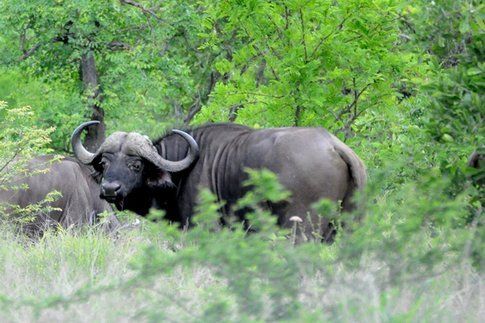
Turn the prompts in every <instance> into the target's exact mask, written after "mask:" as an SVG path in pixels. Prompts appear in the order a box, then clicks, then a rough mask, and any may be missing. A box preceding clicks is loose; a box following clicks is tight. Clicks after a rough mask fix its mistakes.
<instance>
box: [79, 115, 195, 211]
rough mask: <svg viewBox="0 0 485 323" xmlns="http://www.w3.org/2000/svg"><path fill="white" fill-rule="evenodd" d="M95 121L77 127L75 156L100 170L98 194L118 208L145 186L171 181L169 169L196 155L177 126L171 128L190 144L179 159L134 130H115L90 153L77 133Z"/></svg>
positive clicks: (181, 167)
mask: <svg viewBox="0 0 485 323" xmlns="http://www.w3.org/2000/svg"><path fill="white" fill-rule="evenodd" d="M98 123H99V122H98V121H90V122H85V123H83V124H81V125H80V126H79V127H77V128H76V130H74V132H73V134H72V137H71V144H72V148H73V151H74V155H75V156H76V158H77V159H79V161H81V162H82V163H83V164H86V165H92V166H93V167H94V169H95V170H96V171H97V172H98V173H99V175H100V177H101V183H100V184H101V185H100V188H101V192H100V196H101V198H103V199H105V200H107V201H108V202H111V203H115V205H116V207H117V208H118V209H123V208H124V204H125V200H126V199H129V198H130V197H131V199H135V200H138V199H140V198H144V197H146V194H147V193H146V191H147V189H157V188H161V187H167V186H170V185H173V184H172V182H171V176H170V173H174V172H180V171H182V170H184V169H186V168H188V167H189V166H190V165H191V164H192V163H193V162H194V160H196V159H197V157H198V155H199V147H198V145H197V143H196V142H195V140H194V138H192V137H191V136H190V135H189V134H187V133H185V132H183V131H180V130H172V131H173V132H174V133H176V134H178V135H180V136H182V137H183V138H184V139H185V140H186V141H187V143H188V144H189V151H188V153H187V156H186V157H185V158H184V159H182V160H180V161H170V160H167V159H164V158H163V157H161V156H160V155H159V153H158V151H157V149H156V148H155V146H154V145H153V143H152V142H151V141H150V140H149V139H148V137H146V136H143V135H141V134H139V133H136V132H130V133H127V132H115V133H113V134H112V135H110V136H109V137H108V138H106V140H105V141H104V142H103V143H102V145H101V146H100V147H99V148H98V150H97V151H96V152H94V153H92V152H89V151H88V150H86V148H84V146H83V145H82V143H81V138H80V136H81V133H82V131H83V129H84V128H86V127H88V126H91V125H94V124H98ZM144 195H145V196H144ZM125 206H126V205H125Z"/></svg>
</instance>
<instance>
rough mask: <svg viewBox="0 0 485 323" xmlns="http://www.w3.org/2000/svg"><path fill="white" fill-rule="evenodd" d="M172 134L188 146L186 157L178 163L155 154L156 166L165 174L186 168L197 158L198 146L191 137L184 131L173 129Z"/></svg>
mask: <svg viewBox="0 0 485 323" xmlns="http://www.w3.org/2000/svg"><path fill="white" fill-rule="evenodd" d="M172 132H173V133H176V134H178V135H179V136H181V137H182V138H184V139H185V140H186V141H187V143H188V144H189V151H188V153H187V156H185V158H184V159H182V160H179V161H170V160H167V159H165V158H163V157H162V156H160V155H158V154H157V156H158V157H157V166H158V167H160V168H161V169H163V170H165V171H167V172H172V173H175V172H180V171H182V170H184V169H186V168H188V167H189V166H190V165H191V164H192V163H193V162H194V160H196V159H197V158H198V157H199V145H197V142H196V141H195V139H194V138H193V137H192V136H191V135H189V134H188V133H186V132H184V131H181V130H177V129H173V130H172Z"/></svg>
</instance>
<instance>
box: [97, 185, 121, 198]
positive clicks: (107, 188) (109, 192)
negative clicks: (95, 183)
mask: <svg viewBox="0 0 485 323" xmlns="http://www.w3.org/2000/svg"><path fill="white" fill-rule="evenodd" d="M101 188H102V190H103V193H104V195H106V196H115V195H116V194H117V193H118V191H119V190H120V189H121V184H119V183H117V182H114V183H105V184H103V185H102V186H101Z"/></svg>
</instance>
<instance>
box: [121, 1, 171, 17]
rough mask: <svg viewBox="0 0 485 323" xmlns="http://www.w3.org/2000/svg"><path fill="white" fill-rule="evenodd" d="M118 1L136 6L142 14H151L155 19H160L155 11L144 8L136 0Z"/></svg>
mask: <svg viewBox="0 0 485 323" xmlns="http://www.w3.org/2000/svg"><path fill="white" fill-rule="evenodd" d="M120 2H121V3H122V4H126V5H129V6H133V7H136V8H138V9H140V10H141V11H142V12H143V13H144V14H147V15H151V16H152V17H153V18H155V19H156V20H158V21H162V19H161V18H160V17H158V16H157V14H156V13H155V11H153V10H152V9H149V8H145V7H144V6H143V5H141V4H140V3H138V2H136V1H133V0H120Z"/></svg>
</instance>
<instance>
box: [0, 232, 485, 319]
mask: <svg viewBox="0 0 485 323" xmlns="http://www.w3.org/2000/svg"><path fill="white" fill-rule="evenodd" d="M147 225H148V226H150V225H149V224H145V225H144V226H145V228H144V229H142V230H141V231H135V232H133V231H132V232H124V233H122V234H121V235H120V237H119V238H118V239H113V238H110V237H107V236H105V235H104V234H103V233H101V232H98V231H97V230H84V231H83V232H65V231H64V232H57V233H55V234H54V233H51V234H47V235H46V236H44V237H43V238H42V240H41V241H39V242H38V243H31V242H29V241H27V240H25V239H23V238H22V237H19V236H15V235H14V234H12V232H11V231H9V230H8V229H5V228H2V229H1V238H0V275H1V277H2V279H1V280H0V291H1V296H0V320H1V321H2V322H27V321H42V322H48V321H49V322H51V321H69V322H93V321H98V322H100V321H101V322H114V321H117V322H118V321H130V320H135V319H136V320H138V319H141V320H144V321H159V320H166V321H176V322H188V321H189V322H195V321H201V320H207V321H213V320H216V319H217V320H221V319H222V320H224V321H240V320H242V319H244V318H245V319H249V320H272V319H274V315H275V313H274V307H273V306H274V305H275V304H274V301H273V300H272V297H271V295H270V294H271V292H272V290H271V289H268V288H265V289H264V290H263V291H261V292H262V293H263V295H262V296H263V300H264V301H263V303H262V305H263V308H262V311H261V312H260V314H259V315H257V316H254V315H253V313H241V312H239V310H238V309H239V307H238V304H237V301H238V298H237V296H236V295H235V294H234V293H231V292H230V289H231V286H229V284H231V283H230V282H229V280H228V279H223V278H221V276H220V275H218V274H217V271H218V269H217V268H216V267H214V266H208V265H207V266H187V267H186V268H184V267H183V266H178V267H177V268H172V270H169V271H167V270H165V269H164V268H159V269H160V271H159V272H156V273H150V274H149V275H148V276H149V277H148V278H147V279H142V278H143V276H142V270H140V268H139V266H137V264H139V263H140V261H141V259H144V258H145V257H146V256H147V254H146V250H149V249H151V250H152V252H153V250H155V251H156V253H157V257H164V258H170V257H173V256H174V254H175V252H174V251H173V250H172V249H171V248H168V247H167V246H168V245H169V243H166V241H164V240H163V239H152V238H153V235H152V233H150V232H152V231H151V230H148V229H147V228H146V226H147ZM185 234H186V233H184V234H183V235H185ZM155 240H158V241H157V242H155ZM251 243H252V242H249V243H248V244H249V245H248V248H251ZM288 247H289V248H290V246H289V245H288ZM313 247H314V248H312V249H313V250H316V251H319V252H320V255H315V257H321V258H325V259H327V260H328V259H330V258H331V256H332V254H333V251H332V250H331V249H332V248H334V247H329V246H325V245H321V246H313ZM147 248H149V249H147ZM298 248H299V247H296V249H297V252H301V253H305V252H306V250H305V249H308V248H305V247H303V248H302V249H301V250H298ZM235 256H242V255H235ZM144 261H146V259H145V260H144ZM155 262H156V260H155ZM248 263H250V262H248ZM301 265H304V264H301ZM222 266H224V265H222ZM240 270H241V271H247V272H250V271H251V270H252V268H250V267H241V268H240ZM301 272H302V273H303V272H305V274H304V275H301V276H299V277H298V286H296V288H297V294H296V297H295V298H294V299H291V300H290V301H291V302H294V303H295V304H298V305H299V307H300V309H299V310H298V313H297V315H296V316H293V317H290V318H289V319H290V320H291V321H302V320H304V321H305V320H306V321H313V320H315V319H319V320H330V321H338V322H355V321H365V322H388V321H399V322H401V321H432V322H456V321H467V322H479V321H480V319H481V318H483V317H484V314H485V313H484V305H485V304H484V302H485V294H484V290H483V287H484V286H483V276H482V275H481V274H479V273H478V272H477V271H476V270H474V269H473V267H472V266H470V264H469V263H468V261H466V260H465V261H464V262H463V263H461V264H456V266H455V267H453V268H451V269H449V270H447V271H446V272H445V273H442V274H439V275H435V276H431V277H423V278H416V279H414V280H410V281H402V282H400V283H396V284H395V285H392V284H391V285H388V284H382V283H381V282H383V281H387V278H388V277H387V276H388V275H389V267H388V266H387V265H386V264H384V263H382V262H379V261H378V260H376V259H372V258H367V259H362V261H361V262H360V264H359V266H358V267H356V268H354V269H349V268H346V266H343V265H342V264H339V263H333V264H332V266H331V270H330V267H328V266H326V267H323V268H314V269H313V270H310V271H308V270H302V271H301ZM259 279H261V280H264V275H263V276H262V277H261V278H259ZM261 284H263V285H264V282H262V281H261Z"/></svg>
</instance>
